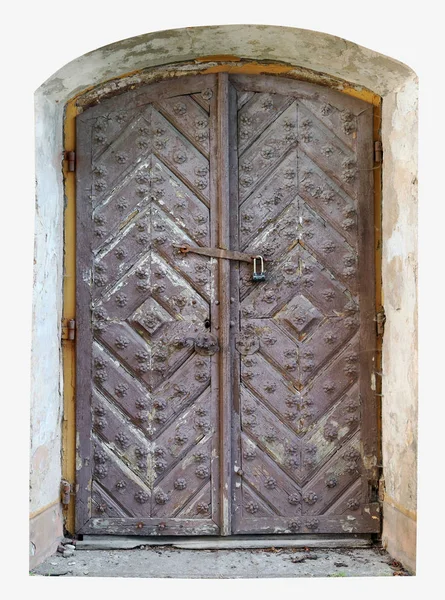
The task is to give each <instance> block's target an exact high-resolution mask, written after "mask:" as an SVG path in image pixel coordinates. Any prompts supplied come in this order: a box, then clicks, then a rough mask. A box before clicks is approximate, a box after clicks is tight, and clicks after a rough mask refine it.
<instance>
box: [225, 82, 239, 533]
mask: <svg viewBox="0 0 445 600" xmlns="http://www.w3.org/2000/svg"><path fill="white" fill-rule="evenodd" d="M228 94H229V97H228V100H229V115H228V128H229V210H230V248H231V249H233V250H240V240H239V208H238V128H237V114H238V112H237V111H238V108H237V92H236V89H235V88H234V87H233V85H231V83H230V82H229V90H228ZM230 262H231V265H230V324H229V327H230V355H231V368H232V383H231V388H232V413H231V419H232V427H231V447H232V457H231V460H232V466H233V468H231V473H232V476H233V478H234V480H233V483H232V491H231V515H232V533H233V532H234V530H235V528H236V525H235V524H236V521H237V515H236V511H239V510H241V503H240V500H241V495H240V494H238V493H237V489H238V490H240V489H241V473H242V471H241V414H240V410H241V407H240V393H241V386H240V383H241V369H240V367H241V365H240V358H241V357H240V354H239V352H238V351H237V350H236V348H235V341H236V334H237V333H238V332H239V329H240V314H239V310H240V298H239V277H240V264H239V262H237V261H233V262H232V261H230Z"/></svg>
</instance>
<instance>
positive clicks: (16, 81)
mask: <svg viewBox="0 0 445 600" xmlns="http://www.w3.org/2000/svg"><path fill="white" fill-rule="evenodd" d="M440 6H441V3H440V2H437V1H434V0H422V1H421V2H416V3H412V2H410V1H409V0H404V1H402V0H386V1H382V0H374V1H367V2H365V1H364V0H330V1H327V0H306V1H305V2H301V1H298V0H293V1H292V2H285V0H269V1H268V2H267V3H266V2H264V3H263V2H261V1H260V0H244V1H242V0H236V1H234V0H223V1H222V2H215V1H210V0H208V1H207V2H204V1H202V0H188V1H186V0H182V1H181V2H180V1H179V0H164V1H163V2H159V1H157V2H150V1H149V0H146V1H145V2H142V1H140V0H125V1H121V2H116V1H114V0H108V1H104V0H89V1H85V0H58V1H57V2H56V1H54V0H34V1H33V2H25V1H22V2H20V3H19V2H15V3H14V2H13V0H9V1H8V0H7V2H6V3H4V4H3V7H2V10H1V20H2V24H1V25H2V30H3V31H2V35H1V44H2V54H1V63H0V64H1V67H0V68H1V75H2V79H1V82H2V83H1V91H2V93H1V94H0V101H1V121H0V127H1V129H0V132H1V138H0V140H1V142H0V148H1V150H0V153H1V154H0V172H1V174H2V175H1V188H0V191H1V196H0V218H1V229H0V232H1V235H0V240H1V248H0V256H1V258H2V263H1V274H2V275H3V278H2V279H3V282H2V284H1V285H2V287H1V288H0V289H1V293H0V300H1V304H0V315H1V329H0V351H2V352H1V355H0V356H1V362H0V364H1V367H2V369H1V373H2V375H1V379H0V390H1V392H0V402H1V404H2V405H3V406H2V407H1V412H0V415H2V416H1V417H0V418H2V425H3V427H2V435H0V441H1V443H2V454H1V456H2V459H3V460H2V463H1V466H2V475H1V477H0V481H1V486H0V490H1V494H0V498H1V500H2V507H1V516H2V520H1V523H2V527H1V534H2V535H1V538H0V550H3V551H4V552H2V553H1V554H3V556H4V558H3V559H0V572H2V573H3V575H2V580H1V583H2V584H3V585H2V588H3V590H4V593H5V594H7V596H8V597H10V596H12V597H15V596H16V595H17V594H20V597H21V596H22V594H30V593H31V594H33V595H34V594H36V595H37V596H38V597H39V596H41V597H42V598H43V597H45V598H56V597H57V598H60V597H62V595H63V596H65V595H66V596H69V597H73V596H74V594H79V593H87V594H94V595H96V596H105V595H107V597H110V598H112V597H122V596H123V597H124V598H127V597H128V598H129V597H130V596H131V597H132V598H135V597H136V595H137V596H138V600H139V598H140V599H142V598H147V600H148V598H149V597H151V596H154V595H155V596H156V598H157V599H158V598H159V599H161V598H162V599H163V600H167V599H169V598H170V597H176V598H180V599H181V600H182V599H183V598H188V597H192V596H193V597H196V596H198V595H201V596H204V595H208V594H209V593H210V594H216V593H218V592H221V593H224V594H225V595H226V597H229V595H230V598H238V597H247V598H249V597H252V598H253V595H255V597H256V598H263V597H264V598H271V597H272V598H276V599H277V600H278V599H279V598H280V600H281V598H283V600H284V599H286V600H287V599H289V598H292V599H293V598H295V599H296V598H297V597H299V596H302V595H303V596H304V597H305V598H309V597H310V598H311V599H313V598H318V597H322V596H324V595H328V596H329V597H330V598H340V597H342V598H346V597H349V596H350V595H351V594H356V595H360V598H363V599H365V598H379V599H385V598H389V597H392V596H393V595H396V596H397V597H399V595H400V596H402V595H403V597H404V598H411V597H414V596H415V595H416V596H417V595H419V594H420V593H422V592H426V593H428V592H430V591H431V592H432V595H433V597H434V598H435V597H439V596H442V594H443V588H442V585H441V582H440V579H439V578H440V577H441V575H442V571H443V569H444V566H443V564H442V563H443V561H442V556H441V545H440V542H441V539H440V534H441V533H442V534H443V532H444V531H445V528H444V526H443V523H444V518H445V506H444V496H443V492H444V485H443V481H444V478H445V475H444V462H445V451H444V445H443V439H444V431H445V430H444V425H445V421H444V410H443V405H444V402H445V391H444V388H445V386H444V370H445V352H444V349H443V348H444V343H443V340H444V333H445V331H444V325H443V312H444V302H445V296H444V284H443V281H444V270H445V266H444V265H445V260H444V242H443V240H444V237H445V234H444V228H443V219H444V210H443V205H444V203H445V192H444V184H443V175H442V172H443V170H444V165H443V163H444V155H445V153H444V147H445V141H444V127H443V121H444V117H445V115H444V84H443V71H444V65H443V60H444V51H443V45H442V44H443V35H444V32H443V25H444V20H445V19H444V15H443V14H442V11H440V8H439V7H440ZM239 23H256V24H267V25H285V26H292V27H300V28H305V29H313V30H317V31H321V32H326V33H330V34H333V35H337V36H339V37H344V38H346V39H348V40H350V41H352V42H355V43H357V44H360V45H362V46H366V47H368V48H371V49H372V50H375V51H377V52H380V53H382V54H386V55H388V56H391V57H392V58H395V59H397V60H399V61H402V62H405V63H406V64H408V65H409V66H410V67H411V68H412V69H414V70H415V71H416V72H417V74H418V75H419V78H420V169H419V189H420V235H419V258H420V270H419V296H420V361H419V364H420V374H421V379H420V383H421V386H420V396H419V407H420V416H419V432H420V440H419V444H420V448H419V506H418V508H419V522H418V523H419V535H418V549H419V560H418V575H417V577H415V578H409V577H405V578H401V577H392V578H379V579H367V578H361V579H344V578H336V579H317V580H315V579H313V580H309V579H293V580H290V579H286V580H278V579H275V580H228V581H222V580H211V581H202V580H181V581H175V580H148V579H139V580H130V579H119V580H117V579H91V578H88V577H85V578H77V579H67V578H38V577H28V460H29V456H28V448H29V442H28V439H29V438H28V436H29V428H28V423H29V413H28V411H29V394H30V389H29V379H30V348H31V293H32V269H33V230H34V225H33V222H34V171H33V161H34V156H33V153H34V149H33V135H34V134H33V132H34V122H33V92H34V90H35V89H36V88H37V87H39V86H40V85H41V84H42V83H43V82H44V81H45V80H46V79H47V78H48V77H50V76H51V75H52V74H53V73H54V72H55V71H57V70H58V69H59V68H61V67H62V66H63V65H65V64H66V63H68V62H69V61H71V60H73V59H74V58H76V57H78V56H80V55H82V54H84V53H86V52H89V51H91V50H94V49H95V48H98V47H101V46H104V45H106V44H110V43H113V42H116V41H119V40H121V39H125V38H129V37H133V36H136V35H140V34H143V33H147V32H151V31H157V30H163V29H173V28H177V27H191V26H198V25H216V24H239ZM5 208H6V211H5ZM440 589H442V592H440ZM442 597H443V596H442Z"/></svg>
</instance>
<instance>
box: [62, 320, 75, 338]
mask: <svg viewBox="0 0 445 600" xmlns="http://www.w3.org/2000/svg"><path fill="white" fill-rule="evenodd" d="M75 339H76V320H75V319H62V340H71V341H73V340H75Z"/></svg>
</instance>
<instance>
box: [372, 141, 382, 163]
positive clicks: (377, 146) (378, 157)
mask: <svg viewBox="0 0 445 600" xmlns="http://www.w3.org/2000/svg"><path fill="white" fill-rule="evenodd" d="M382 160H383V146H382V142H381V141H380V140H377V141H375V142H374V162H376V163H381V162H382Z"/></svg>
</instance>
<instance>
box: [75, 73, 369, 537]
mask: <svg viewBox="0 0 445 600" xmlns="http://www.w3.org/2000/svg"><path fill="white" fill-rule="evenodd" d="M372 169H373V142H372V107H371V106H370V105H368V104H366V103H365V102H363V101H361V100H358V99H355V98H352V97H349V96H346V95H343V94H341V93H338V92H334V91H332V90H330V89H328V88H325V87H321V86H315V85H312V84H309V83H305V82H301V81H294V80H286V79H283V78H277V77H271V76H261V77H260V76H228V75H227V74H219V75H204V76H195V77H189V78H187V77H183V78H180V79H176V80H172V81H169V82H162V83H157V84H152V85H150V86H144V87H140V88H138V89H133V90H131V91H126V92H125V93H122V94H121V95H118V96H115V97H112V98H109V99H107V100H104V101H102V102H101V103H100V104H99V105H97V106H93V107H90V108H87V109H86V110H84V112H83V113H82V114H81V115H80V116H78V117H77V331H78V337H77V340H78V341H77V388H76V389H77V392H76V393H77V436H78V460H77V487H76V527H77V532H78V533H89V534H92V533H102V534H104V533H106V534H113V533H114V534H141V535H160V534H165V535H194V534H200V535H203V534H223V535H227V534H230V533H276V534H278V533H308V532H311V533H369V532H378V531H379V528H380V516H379V505H378V503H377V502H375V498H374V497H373V493H374V492H373V487H372V482H373V480H374V479H375V469H376V464H377V459H376V448H377V441H378V440H377V427H376V424H377V420H376V405H375V392H374V391H373V389H372V371H373V361H374V353H375V347H376V344H375V323H374V317H375V302H374V298H375V289H374V216H373V177H372ZM257 255H258V256H261V257H262V258H263V259H264V271H265V276H264V277H262V276H261V273H260V270H261V269H260V266H261V265H260V262H261V261H260V260H258V261H257V271H258V275H259V276H258V277H257V278H256V280H255V281H254V280H253V264H252V260H251V257H252V256H257Z"/></svg>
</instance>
